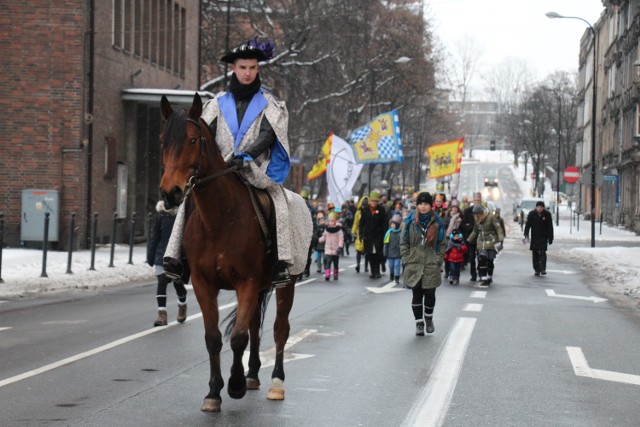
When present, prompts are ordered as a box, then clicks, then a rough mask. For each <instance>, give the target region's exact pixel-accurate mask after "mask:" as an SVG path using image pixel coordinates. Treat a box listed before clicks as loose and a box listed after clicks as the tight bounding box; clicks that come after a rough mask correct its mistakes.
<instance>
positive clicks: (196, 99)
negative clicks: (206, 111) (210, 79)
mask: <svg viewBox="0 0 640 427" xmlns="http://www.w3.org/2000/svg"><path fill="white" fill-rule="evenodd" d="M201 115H202V99H201V98H200V95H199V94H198V92H196V94H195V95H194V96H193V102H192V103H191V109H190V110H189V117H190V118H192V119H194V120H198V119H199V118H200V116H201Z"/></svg>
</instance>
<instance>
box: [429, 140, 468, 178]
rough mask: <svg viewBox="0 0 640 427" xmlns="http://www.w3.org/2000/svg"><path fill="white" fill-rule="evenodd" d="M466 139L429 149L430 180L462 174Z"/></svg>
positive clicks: (444, 143) (436, 145)
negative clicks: (461, 166) (461, 168)
mask: <svg viewBox="0 0 640 427" xmlns="http://www.w3.org/2000/svg"><path fill="white" fill-rule="evenodd" d="M463 148H464V138H460V139H456V140H455V141H448V142H441V143H439V144H435V145H432V146H431V147H428V148H427V155H428V156H429V178H441V177H443V176H447V175H452V174H454V173H459V172H460V165H461V164H462V150H463Z"/></svg>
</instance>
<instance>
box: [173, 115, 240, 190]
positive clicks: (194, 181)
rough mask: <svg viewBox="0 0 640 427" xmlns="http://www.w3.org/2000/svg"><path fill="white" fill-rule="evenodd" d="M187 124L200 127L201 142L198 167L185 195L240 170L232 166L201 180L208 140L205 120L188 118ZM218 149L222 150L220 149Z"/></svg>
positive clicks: (188, 182) (190, 179)
mask: <svg viewBox="0 0 640 427" xmlns="http://www.w3.org/2000/svg"><path fill="white" fill-rule="evenodd" d="M187 122H190V123H193V124H194V125H196V126H198V129H199V131H200V139H199V141H198V142H200V157H199V158H198V164H197V165H196V168H195V169H194V174H193V175H191V177H190V178H189V180H188V181H187V186H186V188H185V194H186V193H188V192H190V191H191V189H192V188H193V187H195V186H196V185H198V184H204V183H205V182H209V181H213V180H214V179H216V178H219V177H221V176H223V175H226V174H228V173H232V172H235V171H237V170H239V169H240V167H239V166H231V167H227V168H225V169H223V170H221V171H219V172H216V173H214V174H211V175H207V176H205V177H202V178H199V177H198V175H199V174H200V161H201V159H202V156H203V155H204V154H205V153H204V150H206V149H207V138H206V137H205V136H204V133H205V131H204V130H203V126H204V125H203V120H202V118H200V119H199V120H194V119H192V118H190V117H187ZM218 149H220V148H219V147H218Z"/></svg>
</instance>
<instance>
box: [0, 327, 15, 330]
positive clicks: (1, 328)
mask: <svg viewBox="0 0 640 427" xmlns="http://www.w3.org/2000/svg"><path fill="white" fill-rule="evenodd" d="M9 329H13V328H12V327H11V326H5V327H4V328H3V327H0V331H8V330H9Z"/></svg>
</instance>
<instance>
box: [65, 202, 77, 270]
mask: <svg viewBox="0 0 640 427" xmlns="http://www.w3.org/2000/svg"><path fill="white" fill-rule="evenodd" d="M70 217H71V218H70V219H69V250H68V253H67V274H73V271H71V256H72V254H73V230H74V227H75V220H76V213H75V212H71V215H70Z"/></svg>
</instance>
